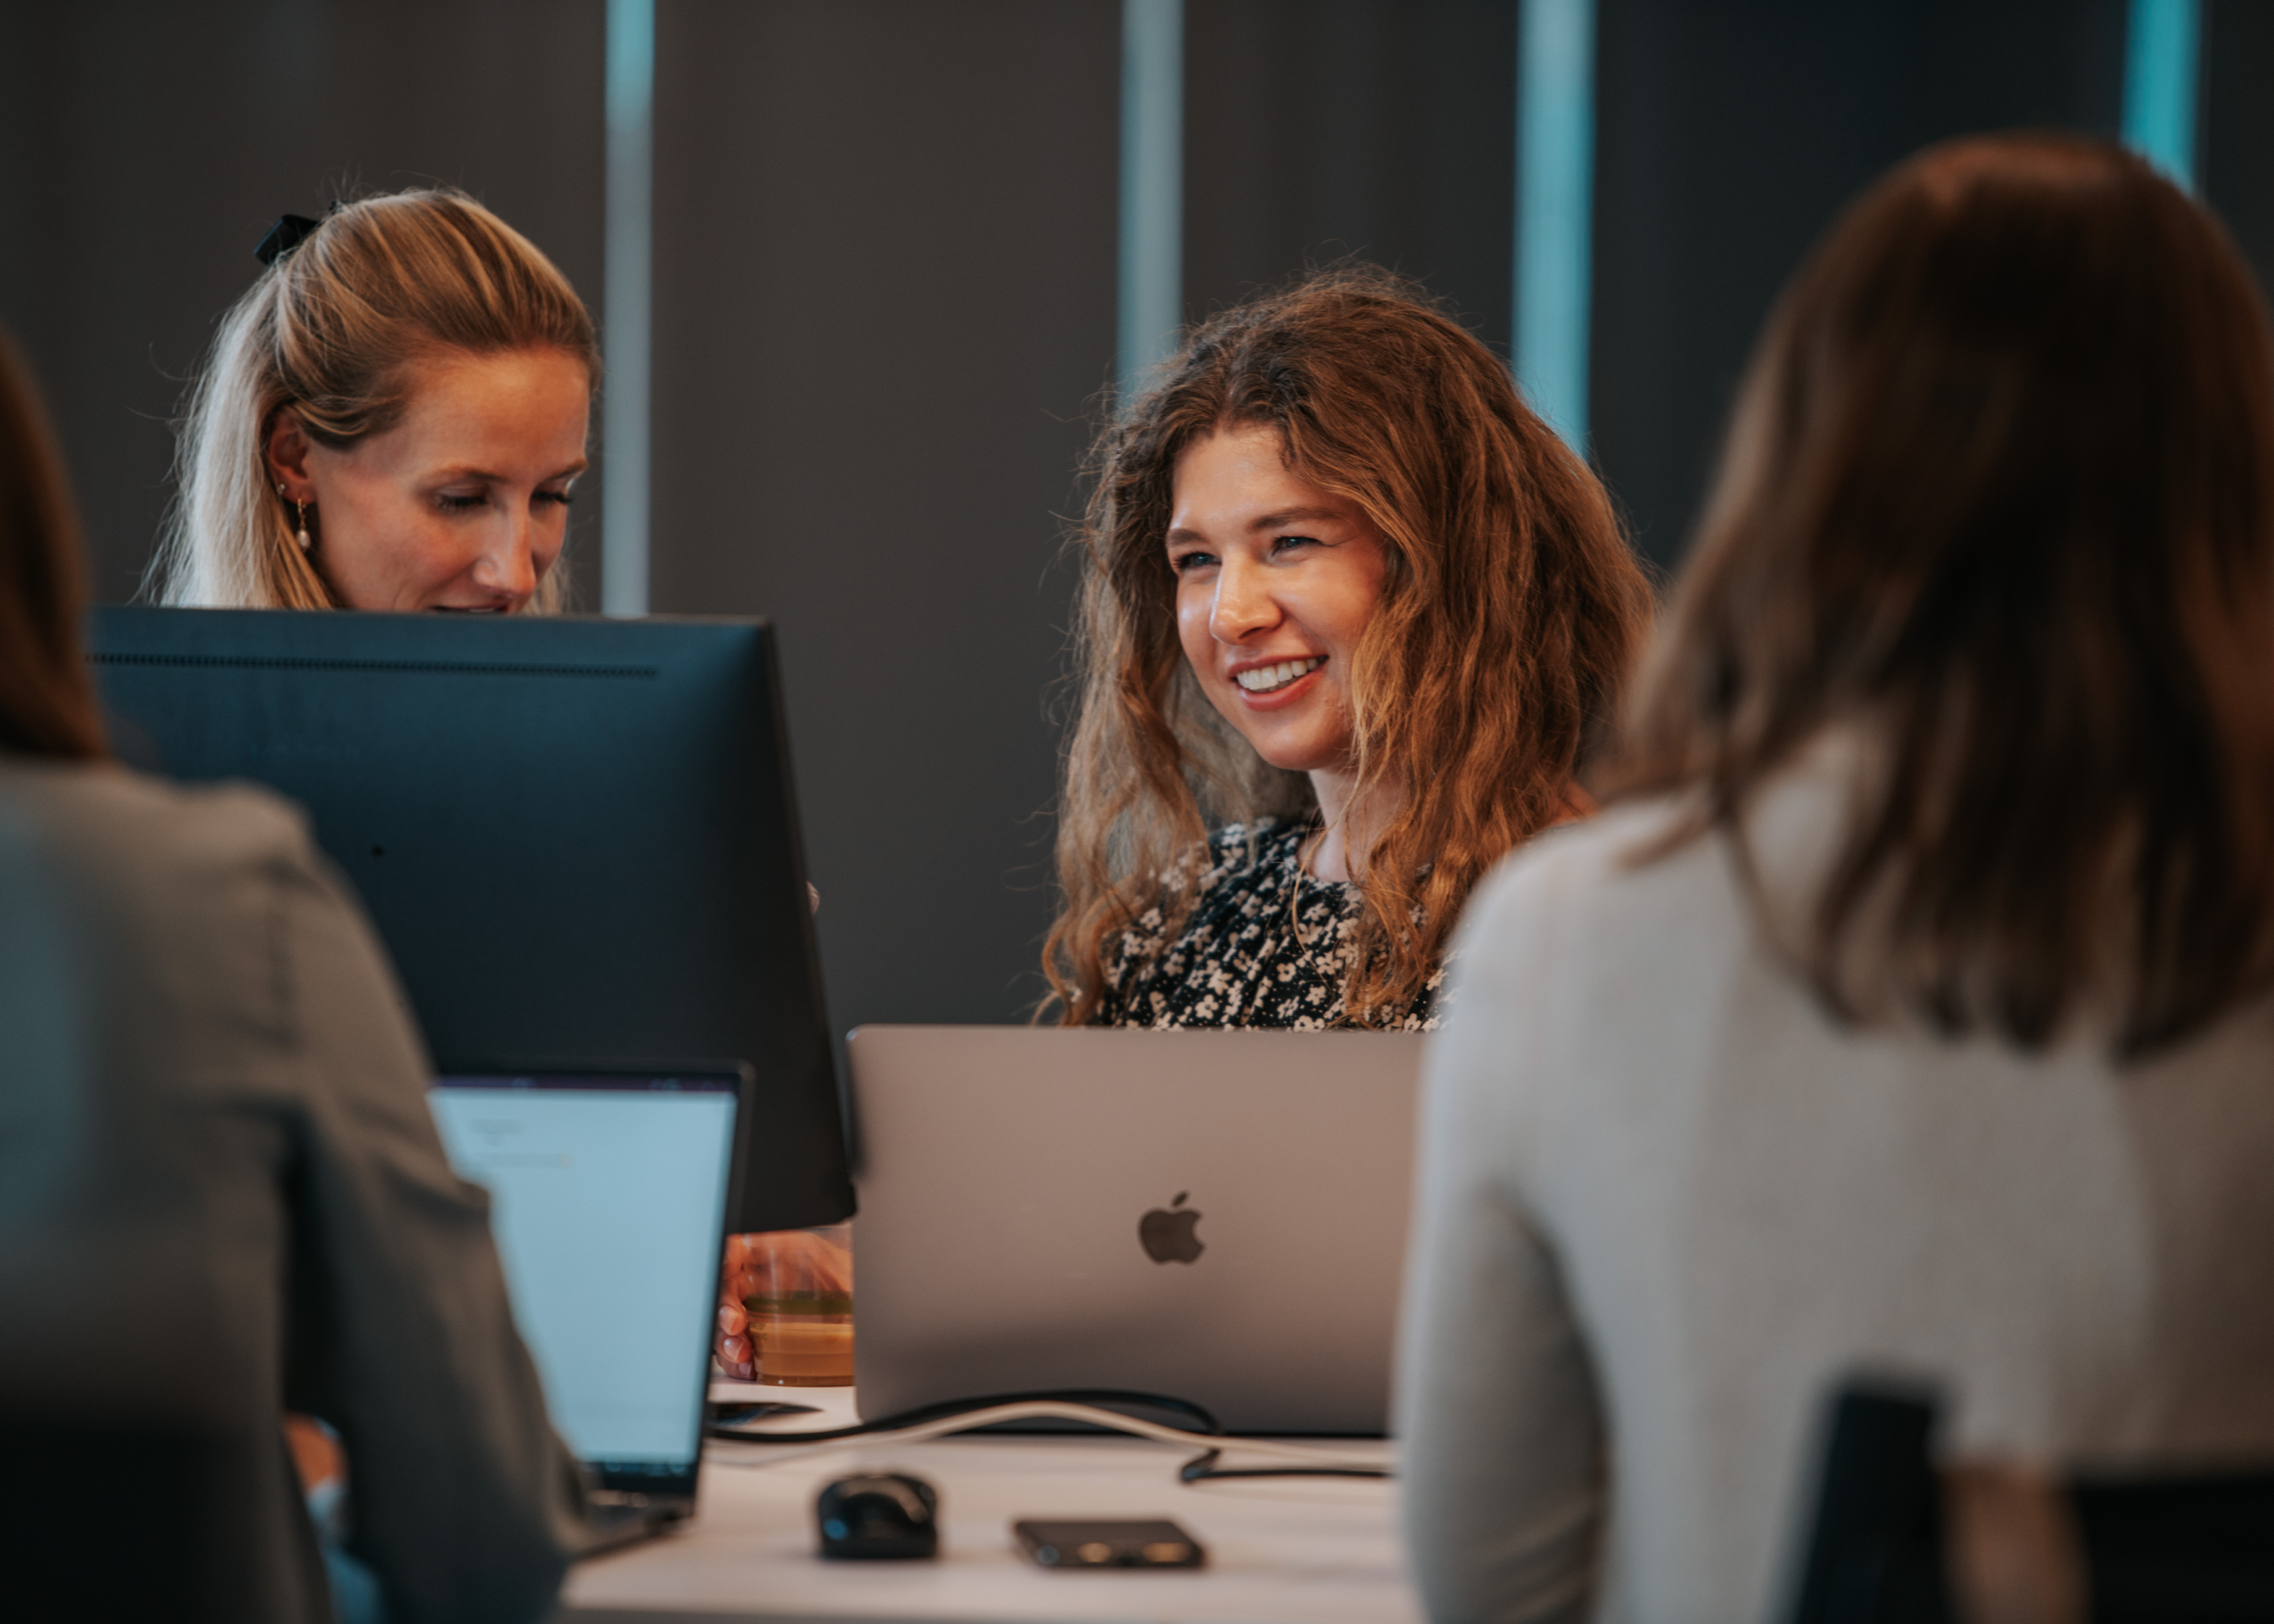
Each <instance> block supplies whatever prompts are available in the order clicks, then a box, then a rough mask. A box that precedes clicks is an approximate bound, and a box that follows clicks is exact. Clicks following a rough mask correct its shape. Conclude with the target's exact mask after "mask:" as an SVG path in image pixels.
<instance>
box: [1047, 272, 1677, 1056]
mask: <svg viewBox="0 0 2274 1624" xmlns="http://www.w3.org/2000/svg"><path fill="white" fill-rule="evenodd" d="M1250 425H1268V426H1269V427H1271V428H1273V429H1275V430H1276V431H1277V432H1278V434H1279V436H1280V440H1281V443H1282V447H1283V451H1284V456H1285V458H1286V464H1287V467H1288V469H1289V470H1290V471H1291V472H1292V473H1294V474H1295V475H1297V476H1298V477H1300V478H1302V479H1303V480H1305V481H1306V482H1307V483H1309V484H1311V485H1316V486H1317V487H1319V488H1320V489H1321V490H1323V491H1327V492H1331V493H1332V494H1334V495H1337V496H1339V497H1342V498H1344V499H1345V500H1349V501H1351V502H1352V503H1354V504H1356V505H1357V507H1358V508H1359V509H1360V510H1362V511H1363V512H1364V513H1365V514H1366V515H1367V518H1368V519H1370V520H1371V521H1372V522H1373V523H1374V525H1375V527H1376V528H1377V529H1378V530H1380V531H1381V533H1382V538H1383V539H1384V541H1385V542H1386V544H1387V546H1388V552H1389V575H1388V578H1387V580H1386V581H1385V583H1384V584H1383V587H1382V599H1381V605H1380V607H1379V608H1377V609H1376V610H1375V612H1374V616H1373V618H1372V620H1370V621H1369V622H1368V623H1367V628H1366V631H1365V634H1364V635H1363V637H1362V638H1361V640H1360V643H1359V649H1358V651H1357V653H1356V655H1355V657H1354V658H1353V662H1352V677H1351V684H1350V694H1351V698H1352V707H1353V715H1352V733H1353V741H1354V747H1353V748H1354V756H1355V766H1356V785H1355V786H1354V788H1353V790H1352V802H1353V803H1354V804H1362V803H1363V801H1365V799H1366V797H1367V794H1368V793H1369V792H1370V790H1371V789H1372V788H1373V787H1374V786H1381V785H1384V784H1400V785H1402V786H1404V796H1403V800H1402V802H1401V804H1400V805H1399V807H1398V809H1397V812H1396V814H1395V815H1394V816H1392V818H1391V819H1390V821H1389V823H1388V824H1387V826H1386V827H1384V828H1383V829H1382V831H1380V832H1379V833H1378V834H1377V835H1376V836H1375V838H1374V843H1373V846H1372V847H1371V850H1370V852H1369V854H1368V856H1367V862H1366V866H1365V873H1364V876H1363V878H1362V880H1361V882H1360V891H1361V894H1362V897H1363V903H1364V906H1363V913H1362V915H1361V918H1360V920H1359V926H1358V934H1357V939H1356V944H1355V945H1356V949H1357V951H1356V954H1355V956H1354V959H1353V962H1352V968H1351V971H1350V974H1349V978H1348V981H1347V983H1346V985H1345V987H1344V1008H1345V1010H1346V1011H1349V1013H1350V1015H1351V1017H1352V1019H1354V1020H1361V1021H1362V1020H1363V1019H1366V1017H1367V1013H1368V1011H1373V1010H1376V1009H1383V1008H1393V1007H1396V1006H1398V1005H1400V1004H1406V1003H1409V1002H1410V1001H1411V1000H1412V998H1413V997H1415V996H1418V995H1419V991H1420V989H1421V988H1422V985H1423V983H1424V982H1425V981H1427V978H1428V976H1429V975H1430V974H1431V972H1432V971H1433V969H1434V966H1435V965H1436V962H1437V960H1438V959H1440V958H1441V957H1442V953H1443V951H1444V947H1445V944H1446V942H1447V940H1448V938H1449V936H1450V934H1451V932H1452V929H1453V927H1454V925H1455V923H1456V922H1457V921H1458V919H1459V917H1460V912H1461V907H1462V905H1463V904H1464V903H1465V901H1466V900H1467V899H1468V895H1469V891H1470V890H1471V889H1472V887H1473V886H1474V885H1475V884H1476V883H1477V880H1478V879H1479V877H1480V876H1482V875H1483V873H1484V872H1485V870H1486V869H1487V868H1490V867H1491V866H1492V865H1493V864H1494V863H1495V862H1496V861H1499V860H1500V858H1501V857H1502V856H1503V855H1505V854H1506V853H1508V851H1509V850H1510V848H1511V847H1513V846H1516V845H1517V844H1518V843H1519V842H1521V841H1523V840H1525V839H1526V838H1529V837H1530V836H1532V835H1533V834H1535V833H1537V832H1538V831H1540V829H1542V828H1543V827H1545V826H1546V825H1547V824H1548V823H1551V822H1553V821H1555V818H1556V817H1557V816H1560V815H1561V814H1562V811H1563V809H1564V808H1565V806H1566V798H1567V796H1568V794H1569V793H1570V787H1571V783H1572V775H1573V773H1574V771H1575V770H1576V769H1577V766H1578V763H1579V758H1580V752H1581V748H1582V746H1583V744H1584V743H1585V741H1587V739H1588V738H1589V736H1590V731H1591V728H1592V727H1593V726H1594V725H1595V724H1596V723H1598V722H1599V721H1606V720H1608V713H1609V711H1611V710H1612V709H1613V708H1614V707H1615V703H1616V698H1617V691H1618V688H1619V685H1620V682H1621V680H1622V678H1623V676H1624V674H1625V673H1626V670H1627V666H1628V663H1629V659H1630V655H1631V654H1632V653H1633V652H1634V651H1635V650H1637V649H1638V646H1639V643H1640V640H1641V637H1642V634H1643V632H1644V629H1645V627H1646V626H1647V624H1648V621H1649V615H1650V608H1651V600H1650V591H1649V587H1648V585H1647V583H1645V580H1644V578H1643V575H1642V574H1641V571H1640V570H1639V569H1638V568H1637V566H1636V564H1635V561H1634V558H1633V555H1632V554H1631V553H1630V552H1629V551H1628V548H1627V545H1626V542H1625V540H1624V538H1623V536H1622V535H1621V533H1620V530H1619V525H1618V522H1617V520H1616V518H1615V516H1614V515H1613V513H1612V510H1611V504H1610V501H1609V499H1608V497H1607V496H1606V495H1605V494H1604V492H1603V488H1602V486H1601V485H1600V484H1599V483H1598V482H1597V481H1596V479H1595V477H1594V476H1593V474H1592V473H1590V472H1589V471H1588V470H1587V467H1586V465H1585V463H1583V462H1581V461H1580V460H1579V459H1578V458H1577V456H1575V455H1572V453H1571V452H1570V449H1569V448H1567V447H1565V446H1564V444H1563V442H1562V440H1559V439H1557V438H1556V436H1555V432H1554V431H1553V430H1551V429H1549V428H1548V427H1547V425H1546V424H1544V423H1543V422H1541V421H1540V418H1539V417H1536V416H1534V415H1533V413H1532V410H1530V409H1529V408H1528V407H1526V406H1525V403H1524V402H1523V400H1522V398H1521V397H1520V396H1519V395H1517V390H1516V387H1515V386H1514V384H1513V383H1512V382H1511V381H1510V378H1509V373H1508V368H1507V366H1506V365H1505V364H1504V363H1503V362H1502V361H1501V360H1500V359H1498V358H1497V357H1495V356H1494V355H1493V353H1492V352H1491V351H1490V350H1487V349H1486V348H1485V346H1484V345H1483V344H1482V343H1480V342H1479V341H1478V340H1477V338H1476V336H1475V335H1473V334H1472V333H1470V332H1469V331H1468V330H1467V329H1466V328H1465V327H1462V326H1461V325H1460V324H1459V323H1458V322H1457V321H1455V320H1452V319H1451V318H1450V317H1449V316H1448V315H1446V314H1445V313H1444V312H1442V311H1441V310H1440V309H1438V308H1437V307H1436V306H1435V305H1434V304H1433V303H1432V302H1430V301H1429V300H1428V299H1427V298H1426V297H1424V296H1423V295H1421V294H1420V293H1419V290H1418V289H1415V288H1414V287H1413V286H1412V284H1410V283H1407V282H1403V281H1401V280H1400V279H1398V278H1396V277H1393V276H1391V275H1389V274H1387V273H1386V272H1382V271H1378V270H1373V269H1367V268H1359V269H1347V270H1337V271H1332V272H1327V273H1322V274H1316V275H1313V276H1311V277H1308V278H1306V279H1305V280H1303V281H1302V282H1298V283H1296V284H1295V285H1293V286H1291V287H1290V288H1288V289H1285V290H1284V291H1282V292H1278V293H1275V294H1272V295H1270V296H1269V297H1263V298H1261V299H1258V300H1256V301H1254V303H1252V304H1249V305H1243V306H1241V307H1240V308H1239V309H1236V310H1233V311H1230V312H1226V313H1224V314H1223V315H1220V316H1218V317H1216V319H1215V320H1212V321H1209V323H1207V324H1206V325H1205V326H1203V327H1200V328H1199V329H1198V330H1196V331H1195V332H1193V334H1192V335H1191V336H1190V337H1189V339H1188V340H1187V342H1186V344H1185V347H1184V350H1183V351H1182V352H1181V353H1180V354H1179V355H1178V357H1176V358H1175V359H1174V360H1173V361H1171V363H1169V364H1168V365H1166V367H1165V368H1164V369H1163V375H1162V376H1161V377H1160V379H1159V380H1158V381H1157V382H1156V384H1155V385H1154V387H1152V388H1151V389H1150V390H1149V391H1148V392H1147V393H1146V394H1144V395H1142V396H1141V397H1140V398H1139V399H1138V400H1137V401H1136V402H1134V403H1133V405H1132V406H1131V407H1130V408H1129V410H1128V411H1127V412H1126V415H1124V416H1123V417H1121V418H1119V420H1118V421H1117V422H1115V423H1113V424H1112V425H1110V426H1109V427H1108V428H1107V429H1106V431H1105V432H1104V433H1103V435H1102V436H1101V438H1100V439H1099V440H1098V442H1097V445H1096V447H1095V448H1094V450H1093V452H1092V455H1091V463H1090V472H1091V475H1092V477H1093V480H1094V485H1093V489H1092V493H1091V496H1090V500H1089V504H1088V513H1087V515H1086V518H1085V521H1084V523H1083V525H1082V528H1081V533H1080V538H1079V545H1080V547H1081V553H1082V559H1083V566H1084V570H1083V579H1082V584H1081V593H1080V597H1079V600H1078V602H1077V605H1076V641H1077V655H1078V659H1079V661H1080V667H1081V699H1080V709H1079V711H1078V714H1077V718H1076V721H1075V726H1074V729H1073V738H1072V741H1071V743H1070V745H1069V748H1068V750H1067V754H1066V759H1065V781H1064V793H1063V795H1062V798H1061V801H1060V808H1059V823H1058V883H1059V887H1060V891H1061V906H1060V908H1059V912H1058V921H1057V923H1056V924H1055V925H1054V926H1053V927H1052V928H1051V930H1050V939H1049V942H1048V944H1047V945H1046V947H1045V949H1044V968H1045V971H1046V973H1047V974H1048V975H1049V977H1050V984H1051V986H1052V988H1053V989H1055V990H1056V994H1057V997H1058V1003H1059V1006H1060V1007H1059V1018H1060V1019H1062V1020H1063V1021H1065V1022H1066V1023H1067V1024H1069V1025H1073V1024H1078V1023H1080V1022H1082V1021H1086V1020H1087V1019H1089V1016H1090V1014H1091V1012H1092V1011H1094V1010H1095V1009H1096V1004H1097V999H1098V996H1099V994H1100V991H1101V988H1102V983H1103V974H1104V970H1103V956H1104V944H1105V943H1106V941H1107V939H1108V938H1109V937H1110V936H1111V935H1112V934H1113V933H1115V932H1117V931H1118V930H1121V929H1126V926H1127V925H1128V923H1129V922H1130V921H1133V919H1135V918H1136V917H1137V916H1138V915H1139V914H1141V913H1142V912H1143V911H1144V910H1145V909H1147V908H1149V907H1151V906H1155V905H1156V903H1162V902H1164V901H1165V902H1167V903H1168V904H1169V905H1170V906H1172V907H1173V906H1174V904H1175V902H1176V895H1174V894H1172V895H1170V896H1168V897H1165V898H1164V895H1163V882H1164V878H1165V876H1167V875H1168V874H1169V873H1170V872H1171V870H1172V869H1173V868H1175V867H1176V866H1177V865H1178V864H1180V863H1189V862H1192V861H1195V860H1196V857H1197V854H1198V853H1199V852H1200V851H1201V849H1202V848H1203V846H1204V844H1205V842H1206V840H1207V838H1208V833H1209V826H1210V824H1211V823H1220V822H1228V821H1231V820H1233V819H1238V818H1244V817H1251V816H1257V815H1276V816H1302V815H1307V814H1309V813H1310V812H1312V811H1313V810H1314V808H1315V801H1314V797H1313V795H1312V793H1311V788H1310V784H1309V781H1308V779H1307V778H1305V777H1304V776H1303V775H1301V774H1299V773H1295V772H1288V771H1281V770H1279V769H1276V768H1274V767H1271V766H1269V765H1267V764H1266V763H1264V762H1263V761H1262V760H1261V758H1260V757H1258V756H1256V755H1255V753H1254V750H1253V749H1252V748H1249V747H1248V745H1247V744H1246V741H1244V740H1242V739H1241V738H1240V737H1239V734H1238V733H1236V732H1234V731H1233V730H1232V729H1231V727H1230V726H1229V725H1228V724H1226V723H1224V721H1223V720H1222V719H1221V718H1219V717H1218V716H1217V715H1216V710H1215V707H1214V706H1212V705H1211V704H1210V703H1209V701H1208V699H1207V697H1206V696H1205V695H1203V694H1202V692H1201V688H1200V686H1199V683H1198V682H1197V680H1195V679H1194V678H1193V674H1192V672H1191V670H1190V668H1189V666H1188V665H1186V659H1185V655H1184V650H1183V648H1182V646H1181V644H1180V643H1178V635H1177V626H1176V583H1175V579H1174V576H1173V575H1172V574H1171V570H1170V568H1169V562H1168V554H1167V550H1166V537H1167V534H1168V528H1169V518H1170V514H1171V508H1173V506H1174V493H1175V492H1174V486H1175V475H1176V463H1177V457H1178V454H1179V453H1180V452H1182V451H1183V450H1184V449H1185V447H1186V446H1188V445H1190V444H1191V443H1192V442H1193V440H1196V439H1199V438H1201V437H1202V436H1205V435H1208V434H1210V433H1213V432H1216V431H1218V430H1221V429H1227V428H1242V427H1247V426H1250ZM1180 894H1183V895H1186V896H1188V895H1189V893H1188V891H1187V892H1184V893H1180ZM1174 922H1175V921H1173V920H1172V921H1171V924H1172V925H1173V924H1174Z"/></svg>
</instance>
